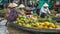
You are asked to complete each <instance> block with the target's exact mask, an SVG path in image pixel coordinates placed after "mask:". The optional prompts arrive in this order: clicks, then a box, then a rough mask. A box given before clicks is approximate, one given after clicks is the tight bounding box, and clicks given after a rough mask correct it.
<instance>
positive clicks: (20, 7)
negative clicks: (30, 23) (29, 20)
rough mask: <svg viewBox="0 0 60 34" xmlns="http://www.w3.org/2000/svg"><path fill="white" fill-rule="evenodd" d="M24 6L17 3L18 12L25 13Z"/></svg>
mask: <svg viewBox="0 0 60 34" xmlns="http://www.w3.org/2000/svg"><path fill="white" fill-rule="evenodd" d="M24 8H25V6H24V5H23V4H20V5H19V10H18V11H19V13H20V14H21V15H24V13H25V10H24Z"/></svg>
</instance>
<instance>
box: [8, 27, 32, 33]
mask: <svg viewBox="0 0 60 34" xmlns="http://www.w3.org/2000/svg"><path fill="white" fill-rule="evenodd" d="M8 32H9V34H31V33H29V32H25V31H22V30H17V29H15V28H12V27H8Z"/></svg>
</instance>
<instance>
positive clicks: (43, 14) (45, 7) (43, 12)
mask: <svg viewBox="0 0 60 34" xmlns="http://www.w3.org/2000/svg"><path fill="white" fill-rule="evenodd" d="M47 14H51V12H50V11H49V8H48V4H47V3H45V4H44V5H43V7H42V8H41V10H40V16H41V17H42V18H45V17H46V15H47Z"/></svg>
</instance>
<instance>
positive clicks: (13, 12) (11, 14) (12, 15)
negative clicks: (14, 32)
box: [8, 3, 20, 21]
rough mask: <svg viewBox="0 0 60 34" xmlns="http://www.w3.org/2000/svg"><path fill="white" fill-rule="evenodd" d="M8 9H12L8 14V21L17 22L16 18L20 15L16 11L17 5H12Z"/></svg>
mask: <svg viewBox="0 0 60 34" xmlns="http://www.w3.org/2000/svg"><path fill="white" fill-rule="evenodd" d="M8 7H10V9H9V11H8V13H9V15H8V19H9V20H10V21H15V20H16V18H17V17H18V16H19V15H20V14H19V12H18V11H17V10H16V7H17V4H15V3H10V4H9V6H8Z"/></svg>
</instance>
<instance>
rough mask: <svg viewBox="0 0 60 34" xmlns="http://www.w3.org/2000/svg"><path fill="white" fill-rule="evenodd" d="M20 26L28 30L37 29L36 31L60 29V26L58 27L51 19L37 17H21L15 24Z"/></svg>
mask: <svg viewBox="0 0 60 34" xmlns="http://www.w3.org/2000/svg"><path fill="white" fill-rule="evenodd" d="M14 23H15V24H17V25H19V26H24V27H27V28H36V29H55V28H60V25H56V24H55V23H56V21H55V20H53V19H51V17H49V18H38V17H37V16H32V17H30V18H26V16H20V17H18V18H17V20H16V21H15V22H14Z"/></svg>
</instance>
